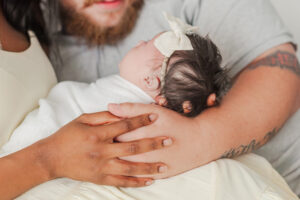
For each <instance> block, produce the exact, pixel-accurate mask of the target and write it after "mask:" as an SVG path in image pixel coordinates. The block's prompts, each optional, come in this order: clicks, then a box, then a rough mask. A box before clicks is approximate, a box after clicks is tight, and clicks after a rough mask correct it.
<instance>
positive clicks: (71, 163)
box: [37, 112, 172, 187]
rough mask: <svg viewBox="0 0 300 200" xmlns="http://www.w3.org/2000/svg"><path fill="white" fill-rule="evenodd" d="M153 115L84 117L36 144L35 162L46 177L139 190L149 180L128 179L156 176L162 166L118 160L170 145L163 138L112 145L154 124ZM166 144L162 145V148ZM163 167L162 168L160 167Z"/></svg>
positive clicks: (99, 114)
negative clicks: (37, 149) (129, 133)
mask: <svg viewBox="0 0 300 200" xmlns="http://www.w3.org/2000/svg"><path fill="white" fill-rule="evenodd" d="M156 118H157V116H156V115H154V114H152V115H148V114H146V115H141V116H138V117H135V118H132V119H125V120H120V119H119V118H117V117H115V116H113V115H111V114H110V113H108V112H101V113H95V114H84V115H82V116H80V117H79V118H77V119H75V120H74V121H72V122H70V123H69V124H67V125H66V126H64V127H63V128H61V129H60V130H59V131H58V132H56V133H55V134H54V135H52V136H50V137H49V138H46V139H45V140H42V141H40V142H39V143H37V145H39V146H40V149H41V154H40V156H39V159H40V161H41V163H42V164H43V166H45V168H46V169H47V171H48V172H49V174H50V177H51V178H52V179H53V178H58V177H68V178H71V179H75V180H81V181H88V182H93V183H96V184H101V185H113V186H122V187H139V186H145V185H149V184H151V183H152V179H151V178H136V177H132V176H138V175H139V176H140V175H150V174H152V175H153V174H157V173H159V172H160V171H162V170H160V169H164V168H165V164H163V163H131V162H128V161H124V160H120V159H119V158H118V157H124V156H130V155H136V154H140V153H145V152H148V151H153V150H157V149H161V148H163V147H165V146H168V145H171V143H172V142H170V141H172V140H170V139H169V138H167V137H157V138H151V139H142V140H136V141H132V142H128V143H115V142H114V138H115V137H117V136H119V135H121V134H123V133H127V132H130V131H132V130H134V129H137V128H140V127H143V126H147V125H149V124H151V123H152V122H153V121H155V120H156ZM164 144H166V145H164ZM161 167H163V168H161Z"/></svg>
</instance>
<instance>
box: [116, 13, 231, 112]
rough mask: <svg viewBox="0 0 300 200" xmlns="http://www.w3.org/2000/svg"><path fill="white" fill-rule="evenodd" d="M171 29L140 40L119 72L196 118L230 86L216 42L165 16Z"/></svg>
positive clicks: (161, 102) (169, 106)
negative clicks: (145, 39)
mask: <svg viewBox="0 0 300 200" xmlns="http://www.w3.org/2000/svg"><path fill="white" fill-rule="evenodd" d="M166 18H167V19H168V21H169V23H170V26H171V28H172V29H173V30H172V31H169V32H165V33H161V34H158V35H157V36H156V37H154V38H153V39H152V40H150V41H148V42H144V41H141V42H140V43H139V44H138V45H137V46H136V47H135V48H133V49H132V50H131V51H130V52H129V53H128V54H127V55H126V56H125V58H124V59H123V61H122V62H121V64H120V66H119V67H120V75H121V77H123V78H124V79H126V80H128V81H130V82H132V83H134V84H135V85H137V86H138V87H140V88H141V89H142V90H144V91H145V92H146V93H147V94H149V95H150V96H151V97H152V98H153V99H155V100H156V102H157V103H158V104H159V105H162V106H166V107H167V108H169V109H172V110H174V111H177V112H179V113H183V114H184V115H186V116H189V117H194V116H196V115H198V114H200V113H201V111H203V110H204V109H205V108H207V107H209V106H213V105H217V104H218V103H219V102H220V100H221V97H222V96H223V95H224V94H225V93H226V91H227V89H228V88H229V86H230V81H229V78H228V76H227V73H226V71H225V70H224V69H222V68H221V67H220V64H221V60H222V57H221V55H220V53H219V51H218V48H217V47H216V45H215V44H214V43H213V42H212V41H211V40H210V39H209V38H204V37H201V36H200V35H198V34H197V32H196V30H197V27H191V26H189V25H187V24H184V23H182V22H181V21H180V20H178V19H176V18H174V17H171V16H166Z"/></svg>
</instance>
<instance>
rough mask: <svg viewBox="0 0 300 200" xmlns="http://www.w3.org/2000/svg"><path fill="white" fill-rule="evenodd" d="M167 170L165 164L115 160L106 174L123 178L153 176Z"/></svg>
mask: <svg viewBox="0 0 300 200" xmlns="http://www.w3.org/2000/svg"><path fill="white" fill-rule="evenodd" d="M167 169H168V167H167V166H166V165H165V164H163V163H134V162H129V161H126V160H120V159H113V160H110V161H109V164H108V165H107V167H106V169H104V173H107V174H114V175H123V176H137V175H153V174H158V173H164V172H166V171H167Z"/></svg>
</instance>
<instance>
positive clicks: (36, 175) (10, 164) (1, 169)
mask: <svg viewBox="0 0 300 200" xmlns="http://www.w3.org/2000/svg"><path fill="white" fill-rule="evenodd" d="M40 153H41V151H40V146H39V144H34V145H32V146H30V147H28V148H26V149H23V150H21V151H19V152H16V153H14V154H11V155H9V156H6V157H3V158H1V159H0V196H1V200H6V199H13V198H15V197H17V196H19V195H21V194H22V193H24V192H26V191H27V190H29V189H31V188H32V187H34V186H36V185H39V184H41V183H43V182H46V181H48V180H49V179H50V176H49V174H48V173H47V171H46V170H45V168H44V166H42V164H41V162H40V161H41V159H40V156H39V154H40Z"/></svg>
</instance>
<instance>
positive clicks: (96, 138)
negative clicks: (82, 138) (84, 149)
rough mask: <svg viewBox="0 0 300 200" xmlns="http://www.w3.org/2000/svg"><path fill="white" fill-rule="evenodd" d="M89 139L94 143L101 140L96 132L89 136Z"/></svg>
mask: <svg viewBox="0 0 300 200" xmlns="http://www.w3.org/2000/svg"><path fill="white" fill-rule="evenodd" d="M87 139H88V141H90V142H91V143H93V144H97V143H98V142H100V138H99V137H98V136H97V135H95V134H90V135H88V136H87Z"/></svg>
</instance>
